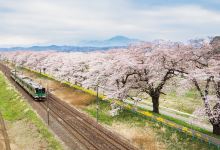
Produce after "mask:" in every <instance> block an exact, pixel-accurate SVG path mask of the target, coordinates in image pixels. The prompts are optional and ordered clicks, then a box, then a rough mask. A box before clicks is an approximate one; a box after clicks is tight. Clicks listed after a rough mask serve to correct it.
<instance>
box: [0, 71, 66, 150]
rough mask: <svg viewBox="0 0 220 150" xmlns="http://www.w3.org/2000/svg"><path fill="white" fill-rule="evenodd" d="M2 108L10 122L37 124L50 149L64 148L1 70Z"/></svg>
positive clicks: (0, 107) (0, 98)
mask: <svg viewBox="0 0 220 150" xmlns="http://www.w3.org/2000/svg"><path fill="white" fill-rule="evenodd" d="M0 110H1V112H2V114H3V118H4V119H5V120H7V121H10V122H16V121H18V120H23V119H24V120H25V121H27V122H30V123H32V124H34V125H35V126H36V128H37V129H38V132H39V134H40V136H41V137H42V138H43V139H44V140H46V141H47V142H48V144H49V149H53V150H60V149H62V147H61V145H60V143H59V142H58V141H57V140H56V139H55V138H54V136H53V135H52V134H51V133H50V132H49V131H48V129H47V127H46V125H45V124H44V123H43V122H42V120H41V119H39V118H38V116H37V115H36V113H35V112H34V111H33V110H32V108H31V106H30V105H29V104H28V103H27V102H26V101H24V100H23V98H22V97H21V95H19V94H18V93H17V92H16V90H15V89H14V88H13V87H12V86H11V85H10V84H9V83H8V81H7V80H6V79H5V77H4V76H3V74H2V73H1V72H0Z"/></svg>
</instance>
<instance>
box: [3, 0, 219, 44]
mask: <svg viewBox="0 0 220 150" xmlns="http://www.w3.org/2000/svg"><path fill="white" fill-rule="evenodd" d="M0 6H1V7H0V18H1V23H0V35H1V37H4V36H5V37H7V36H8V35H10V36H11V37H12V38H5V39H7V40H4V38H3V39H0V40H1V41H0V46H2V45H7V44H8V45H10V44H11V45H16V44H23V45H25V44H39V43H41V44H74V43H75V42H76V41H79V40H88V39H102V38H108V37H111V36H114V35H119V34H122V35H127V36H130V37H137V38H142V39H146V40H152V39H155V38H166V39H171V40H186V39H188V38H193V37H198V36H208V35H214V34H220V29H219V26H220V12H218V11H214V10H209V9H206V8H203V7H201V6H195V5H193V6H191V5H185V6H175V7H174V6H163V7H162V6H158V7H146V8H138V7H134V6H133V2H132V1H130V0H105V1H103V0H93V1H89V0H81V1H72V0H63V1H58V0H38V1H29V0H19V1H13V0H7V1H1V0H0ZM1 8H5V9H3V10H6V9H7V10H8V11H1ZM14 37H19V38H20V40H13V39H14ZM9 39H12V40H9ZM21 39H22V40H21ZM39 39H40V40H39ZM7 41H8V42H7ZM9 41H10V42H9ZM18 41H19V42H18ZM4 42H5V43H7V44H4Z"/></svg>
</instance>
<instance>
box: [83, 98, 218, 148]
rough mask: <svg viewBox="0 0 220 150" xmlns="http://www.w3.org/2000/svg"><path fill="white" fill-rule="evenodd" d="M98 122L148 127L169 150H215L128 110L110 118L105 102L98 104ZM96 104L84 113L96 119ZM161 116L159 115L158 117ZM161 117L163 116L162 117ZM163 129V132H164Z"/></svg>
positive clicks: (212, 146)
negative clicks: (174, 136) (173, 136)
mask: <svg viewBox="0 0 220 150" xmlns="http://www.w3.org/2000/svg"><path fill="white" fill-rule="evenodd" d="M99 104H100V105H99V106H100V107H99V108H100V110H99V122H101V123H103V124H107V125H110V126H111V125H112V124H113V123H117V122H119V123H124V124H128V125H130V126H131V127H145V126H148V127H150V128H152V129H153V131H154V132H155V133H156V135H157V138H158V140H159V141H161V142H163V143H165V145H166V146H167V149H170V150H180V149H182V150H184V149H187V150H188V149H190V150H191V149H192V150H202V149H203V150H206V149H209V150H214V149H217V147H216V146H215V145H212V144H211V145H209V144H208V143H206V142H203V141H200V140H198V139H196V138H194V139H193V138H192V137H191V136H187V135H186V134H184V133H181V132H178V131H177V130H175V129H173V128H170V127H168V126H166V125H163V124H159V123H158V122H156V121H154V120H152V119H150V118H147V117H145V116H143V115H141V114H138V113H136V112H133V111H130V110H123V111H122V112H120V115H118V116H114V117H111V116H110V115H109V114H108V111H109V110H110V104H109V103H108V102H106V101H100V102H99ZM95 106H96V104H95V103H93V104H91V105H90V106H88V107H85V108H83V110H84V111H86V112H87V113H89V114H90V115H91V116H92V117H94V118H96V107H95ZM160 116H161V115H160ZM162 117H163V116H162ZM164 129H165V131H164ZM174 134H175V135H176V138H175V139H172V135H174Z"/></svg>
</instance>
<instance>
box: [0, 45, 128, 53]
mask: <svg viewBox="0 0 220 150" xmlns="http://www.w3.org/2000/svg"><path fill="white" fill-rule="evenodd" d="M113 48H124V46H111V47H88V46H86V47H80V46H57V45H50V46H32V47H11V48H0V51H20V50H24V51H59V52H72V51H73V52H90V51H105V50H109V49H113Z"/></svg>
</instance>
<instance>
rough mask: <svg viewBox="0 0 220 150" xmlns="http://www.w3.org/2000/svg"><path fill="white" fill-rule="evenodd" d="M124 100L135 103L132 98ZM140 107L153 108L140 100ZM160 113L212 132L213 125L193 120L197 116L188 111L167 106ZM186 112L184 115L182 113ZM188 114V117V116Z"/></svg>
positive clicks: (161, 108)
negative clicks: (180, 110)
mask: <svg viewBox="0 0 220 150" xmlns="http://www.w3.org/2000/svg"><path fill="white" fill-rule="evenodd" d="M124 102H126V103H128V104H132V105H134V101H131V100H124ZM137 106H138V107H140V108H142V109H146V110H152V104H148V103H144V102H139V103H138V104H137ZM160 113H161V114H163V115H166V116H170V117H173V118H176V119H179V120H182V121H184V122H186V123H188V124H190V125H194V126H197V127H200V128H203V129H206V130H208V131H210V132H212V126H211V125H208V124H205V123H202V122H199V121H192V120H193V119H192V118H195V119H196V117H195V116H193V115H191V114H187V113H183V112H179V111H177V110H173V109H169V108H166V107H160ZM181 114H184V115H181ZM187 116H188V117H187Z"/></svg>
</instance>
